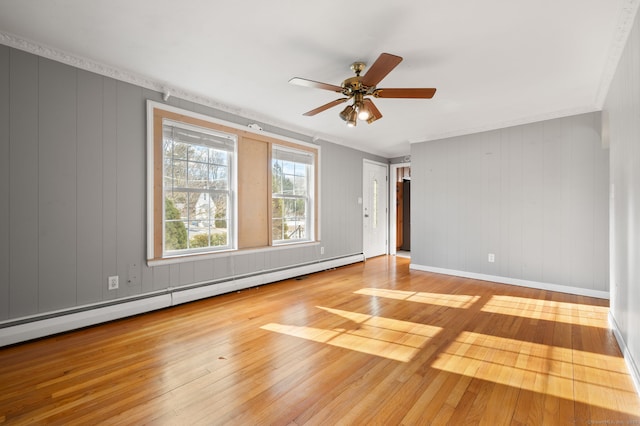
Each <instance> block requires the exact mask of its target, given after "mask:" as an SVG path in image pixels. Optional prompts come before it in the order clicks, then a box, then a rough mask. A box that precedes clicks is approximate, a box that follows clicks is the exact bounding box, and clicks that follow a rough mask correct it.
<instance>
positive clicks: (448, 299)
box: [355, 288, 480, 309]
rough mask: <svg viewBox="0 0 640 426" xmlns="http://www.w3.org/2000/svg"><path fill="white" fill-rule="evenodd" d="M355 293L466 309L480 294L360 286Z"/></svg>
mask: <svg viewBox="0 0 640 426" xmlns="http://www.w3.org/2000/svg"><path fill="white" fill-rule="evenodd" d="M355 294H364V295H366V296H374V297H384V298H387V299H396V300H406V301H409V302H416V303H424V304H429V305H438V306H447V307H449V308H459V309H467V308H468V307H470V306H471V305H473V304H474V303H475V302H476V301H477V300H478V299H480V296H470V295H460V294H444V293H427V292H423V291H402V290H388V289H384V288H362V289H360V290H358V291H356V292H355Z"/></svg>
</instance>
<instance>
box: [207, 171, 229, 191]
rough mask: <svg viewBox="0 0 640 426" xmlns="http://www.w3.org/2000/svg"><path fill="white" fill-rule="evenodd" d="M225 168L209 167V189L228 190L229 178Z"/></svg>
mask: <svg viewBox="0 0 640 426" xmlns="http://www.w3.org/2000/svg"><path fill="white" fill-rule="evenodd" d="M227 169H228V168H227V167H226V166H216V165H211V166H209V188H213V189H228V188H229V186H228V183H229V177H228V170H227Z"/></svg>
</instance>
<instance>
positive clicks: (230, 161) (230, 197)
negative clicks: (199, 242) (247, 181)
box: [156, 118, 238, 258]
mask: <svg viewBox="0 0 640 426" xmlns="http://www.w3.org/2000/svg"><path fill="white" fill-rule="evenodd" d="M165 126H167V127H170V128H172V129H176V128H177V129H181V130H183V131H186V132H193V133H196V132H197V133H202V134H206V135H209V136H211V137H213V138H217V139H226V141H224V142H218V143H206V142H205V143H202V144H199V145H200V146H207V147H208V148H213V149H216V150H218V151H224V152H226V156H227V159H226V167H227V173H226V175H227V179H226V185H227V188H226V189H216V188H198V187H196V186H191V185H190V184H189V172H188V170H189V168H190V167H189V165H190V163H194V164H207V166H210V165H211V164H212V163H201V162H197V161H190V159H189V156H188V151H187V157H186V158H185V159H178V161H184V162H186V163H187V166H186V167H187V175H186V182H185V186H183V187H175V186H173V187H171V188H169V187H167V186H166V183H165V177H166V175H167V173H166V162H165V160H166V156H165V150H164V137H165V134H164V131H165ZM162 131H163V136H162V138H163V150H162V151H163V152H162V167H163V169H162V170H163V171H162V176H163V178H162V196H163V203H164V202H165V200H166V194H167V191H169V190H170V189H177V192H186V193H189V194H192V193H200V194H205V195H209V196H210V197H211V198H213V197H214V196H215V195H216V194H224V195H226V197H227V214H226V218H225V219H226V221H227V232H226V236H227V237H226V239H227V244H225V245H220V246H207V247H199V248H198V247H196V248H190V247H187V248H185V249H178V250H170V249H168V248H167V245H166V242H167V241H166V237H167V235H166V234H167V233H166V223H167V218H166V208H165V209H163V212H162V213H163V216H162V224H163V226H162V257H163V258H168V257H175V256H184V255H189V254H198V253H213V252H218V251H225V250H233V249H235V248H236V239H235V234H236V233H235V230H236V228H237V227H236V222H237V221H236V211H237V207H236V202H235V199H236V196H235V194H236V192H237V183H236V176H235V170H236V169H237V161H236V159H237V156H238V155H237V153H238V137H237V135H234V134H231V133H227V132H221V131H219V130H214V129H211V128H207V127H202V126H195V125H193V124H188V123H184V122H181V121H177V120H175V119H172V118H163V119H162ZM182 143H186V144H188V145H190V146H197V145H198V144H196V143H191V144H189V143H188V142H184V141H183V142H182ZM224 145H231V146H224ZM172 160H173V161H176V159H175V158H172ZM207 174H208V173H207ZM156 184H157V182H156ZM180 221H182V219H181V220H180ZM187 222H189V221H187ZM214 222H215V219H214ZM189 226H190V225H189V224H188V225H187V244H188V243H189V242H190V241H191V240H190V231H189Z"/></svg>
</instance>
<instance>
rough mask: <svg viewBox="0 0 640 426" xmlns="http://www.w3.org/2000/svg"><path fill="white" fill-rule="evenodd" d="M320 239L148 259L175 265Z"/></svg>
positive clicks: (151, 262) (152, 263)
mask: <svg viewBox="0 0 640 426" xmlns="http://www.w3.org/2000/svg"><path fill="white" fill-rule="evenodd" d="M319 245H320V241H300V242H294V243H285V244H278V245H275V246H269V247H257V248H249V249H240V250H236V249H229V250H220V251H216V252H212V253H190V254H183V255H178V256H173V257H165V258H162V259H147V266H150V267H153V266H162V265H174V264H177V263H186V262H196V261H200V260H209V259H217V258H221V257H233V256H241V255H245V254H253V253H265V252H270V251H275V250H286V249H291V248H294V247H312V246H319Z"/></svg>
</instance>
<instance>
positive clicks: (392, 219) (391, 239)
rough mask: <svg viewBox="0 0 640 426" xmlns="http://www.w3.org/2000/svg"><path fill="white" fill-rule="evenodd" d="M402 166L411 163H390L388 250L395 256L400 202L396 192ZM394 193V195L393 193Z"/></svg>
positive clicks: (407, 165) (408, 165)
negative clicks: (397, 210)
mask: <svg viewBox="0 0 640 426" xmlns="http://www.w3.org/2000/svg"><path fill="white" fill-rule="evenodd" d="M402 167H411V163H395V164H390V165H389V169H390V170H389V215H388V216H389V233H388V238H387V240H388V244H387V251H388V252H389V254H390V255H393V256H395V255H396V253H397V250H396V223H397V219H398V218H397V217H396V203H397V202H398V195H397V194H396V175H397V174H398V169H400V168H402ZM391 194H393V196H392V195H391Z"/></svg>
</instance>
